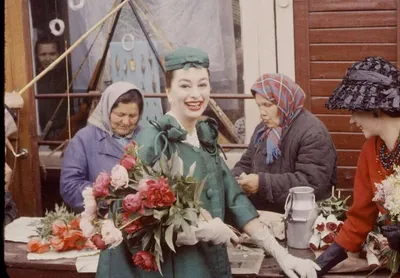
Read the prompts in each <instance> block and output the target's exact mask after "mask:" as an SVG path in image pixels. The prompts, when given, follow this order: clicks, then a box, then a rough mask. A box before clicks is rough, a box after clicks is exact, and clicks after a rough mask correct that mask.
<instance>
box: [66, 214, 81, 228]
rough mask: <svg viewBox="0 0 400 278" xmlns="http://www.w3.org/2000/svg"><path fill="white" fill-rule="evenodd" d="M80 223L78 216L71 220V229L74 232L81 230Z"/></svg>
mask: <svg viewBox="0 0 400 278" xmlns="http://www.w3.org/2000/svg"><path fill="white" fill-rule="evenodd" d="M79 223H80V220H79V217H78V216H76V217H75V218H74V219H72V220H71V222H69V228H70V229H73V230H80V227H79Z"/></svg>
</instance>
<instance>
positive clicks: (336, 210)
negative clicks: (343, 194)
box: [317, 187, 350, 221]
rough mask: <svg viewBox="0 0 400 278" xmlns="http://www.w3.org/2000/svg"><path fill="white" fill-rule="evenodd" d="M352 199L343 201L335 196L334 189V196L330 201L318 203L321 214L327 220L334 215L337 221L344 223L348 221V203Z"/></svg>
mask: <svg viewBox="0 0 400 278" xmlns="http://www.w3.org/2000/svg"><path fill="white" fill-rule="evenodd" d="M349 198H350V196H348V197H347V198H345V199H343V198H340V197H336V196H335V194H334V188H333V187H332V195H331V197H330V198H329V199H326V200H323V201H319V202H317V205H318V210H319V213H322V215H323V216H324V217H325V218H326V217H328V216H329V215H331V214H333V215H334V216H335V217H336V219H337V220H341V221H344V220H345V219H346V211H347V210H348V209H349V207H348V205H347V201H348V199H349Z"/></svg>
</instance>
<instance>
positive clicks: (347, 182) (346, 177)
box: [337, 166, 356, 189]
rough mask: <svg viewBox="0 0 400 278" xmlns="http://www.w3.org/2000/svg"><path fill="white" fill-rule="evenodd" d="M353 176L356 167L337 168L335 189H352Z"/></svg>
mask: <svg viewBox="0 0 400 278" xmlns="http://www.w3.org/2000/svg"><path fill="white" fill-rule="evenodd" d="M355 175H356V167H346V166H339V167H338V183H337V188H348V189H353V187H354V177H355Z"/></svg>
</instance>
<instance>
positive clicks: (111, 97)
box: [88, 81, 144, 136]
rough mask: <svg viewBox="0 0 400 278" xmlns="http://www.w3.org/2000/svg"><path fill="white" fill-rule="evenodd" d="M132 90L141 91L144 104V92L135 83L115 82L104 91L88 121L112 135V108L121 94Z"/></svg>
mask: <svg viewBox="0 0 400 278" xmlns="http://www.w3.org/2000/svg"><path fill="white" fill-rule="evenodd" d="M130 90H137V91H138V92H139V94H140V96H141V97H142V100H143V105H144V97H143V94H142V93H141V92H140V90H139V89H138V88H137V87H136V86H135V85H133V84H132V83H128V82H123V81H119V82H115V83H113V84H111V85H110V86H108V87H107V88H106V89H105V90H104V92H103V93H102V95H101V98H100V102H99V104H97V106H96V108H95V109H94V111H93V113H92V115H90V117H89V119H88V123H89V124H91V125H94V126H96V127H98V128H100V129H102V130H104V131H106V132H107V133H108V134H109V135H110V136H112V135H113V131H112V128H111V124H110V114H111V108H112V107H113V105H114V103H115V101H116V100H117V99H118V98H119V97H120V96H121V95H123V94H125V93H126V92H128V91H130ZM142 113H143V110H142ZM142 113H141V114H142ZM139 119H140V117H139Z"/></svg>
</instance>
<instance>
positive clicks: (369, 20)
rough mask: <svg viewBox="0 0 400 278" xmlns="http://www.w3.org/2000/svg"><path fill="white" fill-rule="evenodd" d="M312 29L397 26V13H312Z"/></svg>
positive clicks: (310, 22)
mask: <svg viewBox="0 0 400 278" xmlns="http://www.w3.org/2000/svg"><path fill="white" fill-rule="evenodd" d="M309 18H310V21H309V24H310V29H314V28H338V27H350V26H351V27H380V26H386V27H387V26H393V27H395V26H397V20H398V19H397V12H396V11H352V12H311V13H310V15H309Z"/></svg>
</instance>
